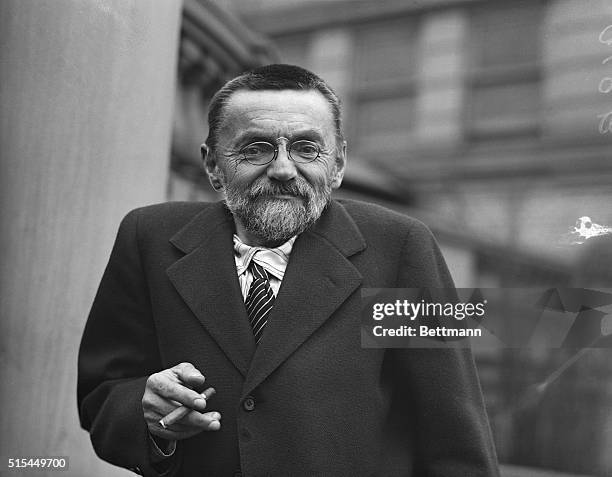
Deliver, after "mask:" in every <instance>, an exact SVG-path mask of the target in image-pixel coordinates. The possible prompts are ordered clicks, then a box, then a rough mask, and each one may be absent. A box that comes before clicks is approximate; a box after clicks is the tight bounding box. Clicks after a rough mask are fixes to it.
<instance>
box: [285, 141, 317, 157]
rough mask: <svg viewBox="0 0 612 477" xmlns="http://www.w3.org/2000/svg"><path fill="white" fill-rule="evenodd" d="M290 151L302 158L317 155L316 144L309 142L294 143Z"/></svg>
mask: <svg viewBox="0 0 612 477" xmlns="http://www.w3.org/2000/svg"><path fill="white" fill-rule="evenodd" d="M291 149H292V150H293V151H294V152H296V153H297V154H300V155H303V156H314V155H317V154H318V153H319V148H318V147H317V146H316V144H313V143H310V142H296V143H294V144H293V145H292V146H291Z"/></svg>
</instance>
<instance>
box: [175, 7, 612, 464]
mask: <svg viewBox="0 0 612 477" xmlns="http://www.w3.org/2000/svg"><path fill="white" fill-rule="evenodd" d="M221 3H222V4H223V6H224V8H227V9H230V10H232V11H233V13H234V15H235V17H231V16H227V13H225V11H224V10H221V9H219V8H218V6H219V4H221ZM205 13H206V14H205ZM215 18H217V19H221V20H222V21H220V22H217V23H215V20H214V19H215ZM238 19H239V20H238ZM610 24H612V4H610V3H609V2H607V1H605V0H592V1H590V0H589V1H587V0H529V1H525V0H511V1H507V0H506V1H501V0H499V1H497V0H489V1H482V0H480V1H477V0H422V1H414V2H413V1H402V0H310V1H304V0H301V1H290V0H256V1H255V0H225V1H224V2H216V3H213V2H208V1H206V0H198V1H196V0H189V1H186V2H185V6H184V14H183V24H182V30H181V40H180V49H179V73H178V78H179V79H178V84H177V95H176V98H177V99H176V111H175V125H174V132H173V148H172V173H171V179H170V182H169V189H168V197H169V199H172V200H183V199H190V200H193V199H195V200H210V199H213V200H214V199H217V198H218V196H217V195H216V194H215V193H214V192H213V191H212V190H211V189H210V188H209V186H208V184H207V181H206V179H205V177H204V175H203V173H202V169H201V167H200V166H199V157H198V145H199V144H200V143H201V142H203V140H204V139H205V138H206V135H207V130H206V120H205V116H204V115H205V113H206V107H207V101H208V100H209V98H210V97H211V95H212V94H213V93H214V91H215V90H216V89H217V88H218V87H219V86H220V85H221V84H222V83H223V82H224V81H225V80H226V79H228V78H230V77H232V76H234V75H235V74H237V73H238V72H240V71H243V70H246V69H249V68H250V67H253V66H256V65H258V64H264V63H269V62H273V61H274V62H276V61H283V62H287V63H293V64H298V65H301V66H304V67H306V68H309V69H311V70H313V71H315V72H316V73H318V74H319V75H320V76H321V77H323V78H325V79H326V80H327V81H328V82H329V83H330V84H331V86H332V87H333V88H334V89H335V90H336V91H337V92H338V94H339V95H340V97H341V98H342V100H343V102H344V111H345V128H346V132H347V139H348V143H349V147H348V150H349V169H348V173H347V177H346V182H345V185H343V189H342V190H341V191H340V195H343V196H345V197H354V198H361V199H365V200H371V201H377V202H380V203H382V204H384V205H387V206H390V207H393V208H396V209H398V210H401V211H403V212H406V213H408V214H410V215H413V216H416V217H418V218H420V219H422V220H423V221H424V222H425V223H427V224H428V225H429V226H430V227H431V228H432V230H433V231H434V233H435V234H436V236H437V237H438V239H439V241H440V242H441V245H442V247H443V249H444V251H445V255H446V257H447V260H448V262H449V265H450V267H451V269H452V272H453V275H454V277H455V280H456V283H457V285H458V286H461V287H529V286H536V287H549V286H587V285H588V286H595V285H597V286H607V287H610V284H612V281H610V280H609V278H606V279H605V280H603V281H601V280H600V281H598V282H595V281H594V279H593V277H592V274H591V272H590V270H592V267H589V268H584V267H582V268H581V269H580V270H578V269H577V267H580V263H583V262H581V260H582V258H581V257H582V248H581V247H580V246H575V245H571V244H570V243H569V242H568V240H567V238H566V233H567V232H568V230H569V228H570V227H571V226H573V225H574V224H575V222H576V219H578V218H579V217H582V216H590V217H591V218H592V219H593V220H594V221H595V222H598V223H600V224H607V225H611V224H612V207H610V204H611V203H612V157H611V156H612V133H610V132H609V129H610V117H612V114H609V113H612V93H611V94H608V93H607V92H606V91H607V89H608V88H610V89H612V79H607V80H606V78H609V77H612V69H611V68H612V66H611V65H612V61H610V62H607V61H606V58H608V57H610V56H611V55H612V28H610V29H608V30H606V28H607V27H608V25H610ZM202 32H205V33H206V34H202ZM611 267H612V264H611ZM572 354H573V350H560V351H557V352H552V351H551V352H546V351H542V350H539V351H538V350H535V351H531V352H526V351H525V352H519V351H504V352H501V351H498V352H493V353H489V354H482V355H479V356H477V359H478V365H479V369H480V373H481V379H482V383H483V388H484V391H485V397H486V400H487V405H488V408H489V412H490V414H491V419H492V424H493V427H494V434H495V438H496V443H497V446H498V452H499V454H500V459H501V460H502V461H503V462H507V463H511V464H517V465H522V466H531V468H532V469H533V468H549V469H556V470H559V471H567V472H574V473H583V474H588V475H610V474H612V456H611V455H609V453H608V452H606V450H607V449H609V448H610V447H611V446H612V420H611V418H610V414H611V411H612V407H611V405H610V402H612V399H611V398H612V385H611V384H610V383H611V381H612V379H611V369H610V364H609V362H610V361H612V360H610V359H609V358H610V357H612V355H611V354H610V353H608V350H598V351H594V352H592V353H586V354H585V355H584V356H582V357H581V359H580V360H579V361H578V362H577V363H576V364H575V365H573V367H571V368H569V369H568V371H567V372H566V373H564V374H563V375H562V376H561V377H560V378H559V379H557V380H556V381H555V383H554V384H552V385H551V386H550V387H549V388H547V389H546V393H545V394H543V395H542V396H540V397H538V399H537V400H535V401H534V402H531V403H530V405H529V406H528V407H525V406H523V405H522V404H524V402H525V401H524V398H525V396H526V395H527V394H526V393H527V392H528V389H529V386H530V385H533V384H536V383H538V382H541V381H542V380H543V379H544V378H545V377H546V376H547V375H549V374H550V373H551V372H553V371H554V370H555V369H556V368H557V367H558V366H560V365H562V364H563V363H564V362H565V361H566V360H567V359H568V358H569V357H571V355H572ZM532 472H535V470H533V471H532ZM525 475H532V474H529V473H527V474H525ZM533 475H535V474H533Z"/></svg>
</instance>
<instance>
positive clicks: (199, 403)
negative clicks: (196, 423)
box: [193, 398, 206, 409]
mask: <svg viewBox="0 0 612 477" xmlns="http://www.w3.org/2000/svg"><path fill="white" fill-rule="evenodd" d="M193 405H194V406H195V407H199V408H201V409H205V408H206V399H202V398H196V399H194V401H193Z"/></svg>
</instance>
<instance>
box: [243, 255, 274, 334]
mask: <svg viewBox="0 0 612 477" xmlns="http://www.w3.org/2000/svg"><path fill="white" fill-rule="evenodd" d="M249 268H250V269H251V273H252V274H253V283H251V287H250V288H249V294H248V295H247V298H246V301H245V305H246V309H247V313H248V315H249V321H250V322H251V327H252V328H253V334H254V335H255V341H256V342H257V343H259V340H260V339H261V336H262V334H263V330H264V328H265V326H266V323H267V322H268V315H269V314H270V310H271V309H272V306H273V305H274V293H273V292H272V288H270V282H269V278H268V272H267V271H266V270H265V269H264V268H263V267H262V266H261V265H258V264H257V263H255V261H254V260H251V264H250V265H249Z"/></svg>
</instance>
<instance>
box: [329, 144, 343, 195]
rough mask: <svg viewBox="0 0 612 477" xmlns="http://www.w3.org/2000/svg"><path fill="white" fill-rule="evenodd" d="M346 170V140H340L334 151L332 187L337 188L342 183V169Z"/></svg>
mask: <svg viewBox="0 0 612 477" xmlns="http://www.w3.org/2000/svg"><path fill="white" fill-rule="evenodd" d="M345 170H346V141H342V144H341V145H340V147H339V148H338V152H337V153H336V162H335V164H334V170H333V172H332V181H331V186H332V189H337V188H338V187H340V185H341V184H342V179H343V178H344V171H345Z"/></svg>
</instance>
